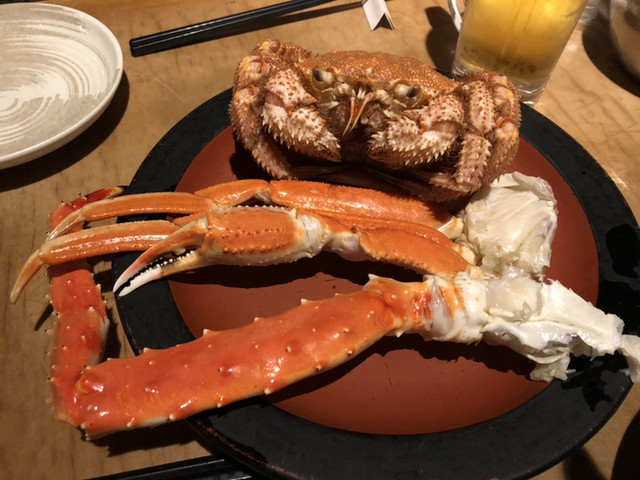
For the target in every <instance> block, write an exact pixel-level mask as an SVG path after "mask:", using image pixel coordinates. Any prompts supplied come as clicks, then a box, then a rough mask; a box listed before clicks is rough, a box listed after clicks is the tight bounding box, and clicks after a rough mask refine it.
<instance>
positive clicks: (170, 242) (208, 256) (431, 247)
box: [11, 180, 469, 302]
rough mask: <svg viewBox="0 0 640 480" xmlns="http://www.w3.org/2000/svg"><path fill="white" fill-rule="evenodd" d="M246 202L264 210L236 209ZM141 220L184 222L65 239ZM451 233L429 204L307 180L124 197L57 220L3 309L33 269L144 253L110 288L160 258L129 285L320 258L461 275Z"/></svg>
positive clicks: (454, 225)
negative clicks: (144, 216) (155, 216)
mask: <svg viewBox="0 0 640 480" xmlns="http://www.w3.org/2000/svg"><path fill="white" fill-rule="evenodd" d="M249 201H259V202H261V203H262V204H266V205H269V206H267V207H264V206H261V207H252V206H244V207H242V206H238V205H241V204H245V203H247V202H249ZM271 205H275V206H271ZM141 213H166V214H181V215H185V216H184V217H179V218H177V219H176V220H174V221H173V222H169V221H164V220H158V221H145V222H130V223H125V224H117V225H108V226H102V227H95V228H90V229H86V230H80V231H76V232H72V233H67V232H69V230H72V229H74V228H76V227H77V226H78V225H81V224H83V223H84V222H87V221H96V220H104V219H107V218H111V217H115V216H123V215H132V214H141ZM461 228H462V227H461V221H460V220H459V219H458V218H456V217H454V216H452V215H451V214H449V213H448V212H447V211H446V210H445V209H444V208H443V207H442V206H440V205H438V204H435V203H431V204H430V203H425V202H422V201H419V200H416V199H413V198H409V197H404V196H398V195H390V194H385V193H382V192H376V191H373V190H366V189H360V188H353V187H342V186H336V185H329V184H320V183H316V182H295V181H278V182H271V183H269V182H266V181H263V180H244V181H237V182H230V183H226V184H221V185H216V186H213V187H210V188H207V189H205V190H201V191H199V192H196V193H195V194H189V193H166V192H165V193H152V194H144V195H131V196H124V197H119V198H115V199H108V200H104V201H99V202H95V203H87V204H86V205H84V206H83V207H82V208H79V209H77V210H75V211H74V212H73V213H71V214H70V215H69V216H67V217H66V218H65V219H63V220H62V221H60V223H59V224H58V225H57V226H56V227H55V228H53V229H52V232H51V233H50V235H49V237H48V240H47V241H46V242H45V243H44V244H43V245H42V247H41V248H40V249H38V250H37V251H36V252H35V253H34V254H33V255H32V256H31V257H30V258H29V260H28V261H27V263H26V265H25V266H24V268H23V270H22V271H21V272H20V274H19V276H18V279H17V280H16V283H15V286H14V288H13V290H12V292H11V301H12V302H14V301H15V300H16V299H17V297H18V295H19V294H20V292H21V291H22V289H23V288H24V286H25V285H26V284H27V283H28V281H29V280H30V279H31V278H32V277H33V275H35V273H36V272H37V271H38V270H39V268H41V267H42V266H43V265H56V264H60V263H64V262H68V261H73V260H77V259H81V258H90V257H94V256H98V255H104V254H108V253H116V252H122V251H144V250H147V249H148V250H147V251H146V252H145V253H144V254H143V255H142V256H141V257H140V258H139V259H138V260H137V261H136V262H135V263H134V264H133V265H132V266H131V268H130V269H129V270H127V271H126V272H125V274H124V275H123V278H121V279H120V280H119V281H118V283H117V284H116V288H119V287H121V286H123V285H124V284H126V283H127V282H128V281H129V280H130V279H132V278H133V277H134V276H136V275H138V274H139V273H140V272H141V271H143V270H145V268H146V267H148V266H149V265H154V261H155V260H157V259H158V258H159V257H164V256H167V255H168V256H169V257H168V258H169V260H168V261H167V262H165V263H161V264H157V265H155V266H154V268H152V269H148V270H145V271H144V273H143V274H142V275H139V276H138V277H136V278H135V279H134V280H135V282H134V283H135V285H140V284H142V283H146V282H148V281H151V280H155V279H158V278H161V277H164V276H167V275H171V274H174V273H177V272H182V271H185V270H191V269H195V268H199V267H202V266H205V265H210V264H229V265H267V264H274V263H283V262H292V261H296V260H298V259H300V258H303V257H312V256H315V255H316V254H318V253H319V252H320V251H322V250H330V251H333V252H335V253H338V254H339V255H342V256H343V257H346V258H348V259H350V260H363V259H374V260H377V261H383V262H389V263H394V264H398V265H402V266H406V267H408V268H411V269H415V270H417V271H420V272H432V273H438V274H451V273H455V272H457V271H460V270H462V269H465V268H467V267H469V264H468V262H467V260H465V258H464V255H465V250H464V249H463V248H462V247H460V246H458V245H456V244H455V243H453V242H452V241H451V240H450V239H449V238H448V236H455V235H457V234H458V233H459V232H460V231H461ZM256 239H257V240H256Z"/></svg>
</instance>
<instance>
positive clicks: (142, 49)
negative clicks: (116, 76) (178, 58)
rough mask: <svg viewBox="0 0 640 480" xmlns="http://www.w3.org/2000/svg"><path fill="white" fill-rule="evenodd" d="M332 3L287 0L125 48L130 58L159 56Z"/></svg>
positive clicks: (151, 37)
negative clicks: (149, 55) (128, 51)
mask: <svg viewBox="0 0 640 480" xmlns="http://www.w3.org/2000/svg"><path fill="white" fill-rule="evenodd" d="M332 1H333V0H290V1H288V2H283V3H278V4H276V5H270V6H268V7H263V8H257V9H255V10H250V11H248V12H242V13H237V14H235V15H229V16H227V17H221V18H216V19H213V20H208V21H206V22H201V23H196V24H194V25H187V26H185V27H180V28H174V29H172V30H167V31H165V32H159V33H153V34H151V35H145V36H143V37H138V38H133V39H131V40H130V41H129V47H130V48H131V54H132V55H133V56H134V57H140V56H142V55H148V54H150V53H156V52H162V51H165V50H169V49H172V48H177V47H183V46H186V45H191V44H193V43H196V42H202V41H205V40H211V39H213V38H217V37H220V36H222V35H227V34H230V33H232V32H234V31H237V30H240V29H242V28H246V27H248V26H250V25H253V24H255V23H258V22H260V21H264V20H270V19H272V18H277V17H280V16H283V15H287V14H289V13H293V12H297V11H300V10H305V9H307V8H311V7H315V6H316V5H322V4H323V3H329V2H332Z"/></svg>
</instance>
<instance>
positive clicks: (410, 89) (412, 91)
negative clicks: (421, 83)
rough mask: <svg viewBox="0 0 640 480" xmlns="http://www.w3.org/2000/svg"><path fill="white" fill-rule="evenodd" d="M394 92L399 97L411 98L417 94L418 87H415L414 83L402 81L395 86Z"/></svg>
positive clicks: (418, 91)
mask: <svg viewBox="0 0 640 480" xmlns="http://www.w3.org/2000/svg"><path fill="white" fill-rule="evenodd" d="M395 93H396V95H397V96H398V97H400V98H410V99H413V98H415V97H417V96H418V94H419V93H420V87H416V86H415V85H405V84H403V83H399V84H398V85H396V87H395Z"/></svg>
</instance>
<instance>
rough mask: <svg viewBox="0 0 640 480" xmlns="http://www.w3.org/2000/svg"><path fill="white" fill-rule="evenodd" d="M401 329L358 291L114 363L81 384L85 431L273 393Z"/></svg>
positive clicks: (150, 421)
mask: <svg viewBox="0 0 640 480" xmlns="http://www.w3.org/2000/svg"><path fill="white" fill-rule="evenodd" d="M354 312H359V313H361V315H354ZM402 328H403V325H401V324H399V323H398V320H397V319H396V318H394V316H393V314H392V313H391V311H390V310H389V309H388V308H387V306H386V305H385V303H384V302H383V300H382V297H381V296H380V295H378V294H376V293H370V292H357V293H354V294H347V295H337V296H335V297H333V298H331V299H328V300H324V301H307V302H304V303H302V304H301V305H300V306H299V307H297V308H295V309H292V310H290V311H288V312H285V313H283V314H280V315H277V316H275V317H269V318H257V319H256V320H255V321H254V322H252V323H250V324H249V325H246V326H244V327H240V328H238V329H234V330H226V331H218V332H214V331H205V332H204V334H203V335H202V337H200V338H199V339H197V340H195V341H193V342H190V343H187V344H183V345H178V346H176V347H172V348H170V349H168V350H146V351H145V352H144V353H142V354H141V355H140V356H138V357H135V358H130V359H122V360H111V361H108V362H105V363H102V364H100V365H97V366H95V367H92V368H91V369H89V370H88V371H87V372H86V373H85V374H84V375H83V378H82V379H81V380H80V382H79V383H78V384H77V391H78V395H79V397H81V399H82V400H81V402H82V404H83V406H84V408H85V410H86V412H87V413H86V415H85V420H84V422H83V424H82V428H83V429H84V430H85V432H86V434H87V435H88V436H89V437H97V436H100V435H103V434H105V433H108V432H111V431H114V430H119V429H123V428H135V427H140V426H150V425H155V424H158V423H162V422H165V421H173V420H178V419H181V418H186V417H188V416H190V415H193V414H195V413H197V412H201V411H203V410H207V409H210V408H215V407H221V406H224V405H227V404H229V403H232V402H235V401H238V400H241V399H244V398H248V397H252V396H255V395H262V394H269V393H272V392H275V391H277V390H280V389H281V388H283V387H285V386H287V385H290V384H292V383H294V382H296V381H299V380H301V379H303V378H307V377H309V376H311V375H314V374H315V373H317V372H320V371H322V370H328V369H330V368H333V367H335V366H337V365H339V364H342V363H344V362H345V361H346V360H348V359H349V358H350V357H352V356H354V355H357V354H358V353H360V352H361V351H362V350H364V349H366V348H367V347H368V346H370V345H372V344H373V343H375V342H376V341H377V340H379V339H380V338H381V337H382V336H383V335H385V334H387V333H388V332H390V331H395V330H397V329H402Z"/></svg>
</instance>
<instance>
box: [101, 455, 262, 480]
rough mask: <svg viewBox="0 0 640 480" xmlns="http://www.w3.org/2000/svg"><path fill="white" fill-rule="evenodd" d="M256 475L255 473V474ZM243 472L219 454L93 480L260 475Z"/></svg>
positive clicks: (254, 479) (233, 479)
mask: <svg viewBox="0 0 640 480" xmlns="http://www.w3.org/2000/svg"><path fill="white" fill-rule="evenodd" d="M256 475H257V474H256ZM256 475H252V474H248V473H245V472H243V471H241V470H239V468H238V467H237V466H236V465H235V464H232V463H229V462H228V461H227V460H226V459H225V458H224V457H222V456H221V455H217V454H216V455H211V456H209V457H201V458H195V459H192V460H184V461H180V462H175V463H168V464H166V465H158V466H156V467H148V468H143V469H140V470H133V471H131V472H125V473H116V474H114V475H107V476H104V477H96V478H94V479H93V480H187V479H188V480H205V479H206V480H216V479H220V480H222V479H224V480H259V479H262V476H256Z"/></svg>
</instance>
